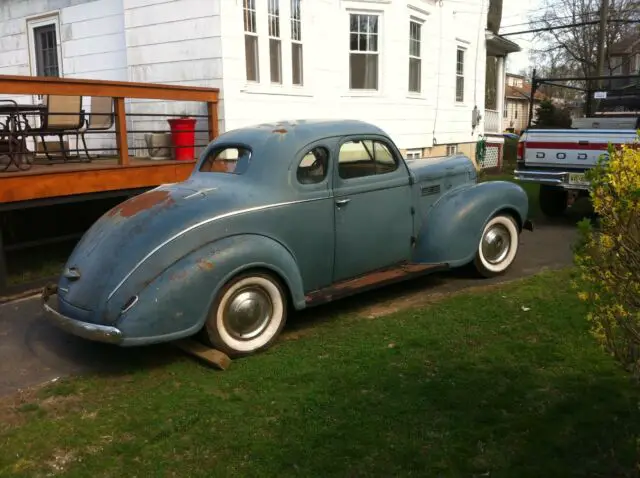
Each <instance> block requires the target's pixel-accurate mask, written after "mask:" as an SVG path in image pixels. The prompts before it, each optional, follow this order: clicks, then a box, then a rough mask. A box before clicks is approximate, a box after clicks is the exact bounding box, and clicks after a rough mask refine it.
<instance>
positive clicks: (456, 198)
mask: <svg viewBox="0 0 640 478" xmlns="http://www.w3.org/2000/svg"><path fill="white" fill-rule="evenodd" d="M528 208H529V201H528V198H527V194H526V192H525V191H524V190H523V189H522V188H521V187H520V186H518V185H517V184H515V183H511V182H507V181H487V182H483V183H478V184H474V185H472V186H469V187H462V188H458V189H455V190H452V191H451V192H449V193H447V194H445V195H443V196H442V197H441V198H440V199H439V200H438V202H436V204H434V205H433V207H431V208H430V209H429V210H428V212H427V213H426V214H425V217H423V218H422V222H421V225H420V230H419V233H418V236H417V238H416V246H415V249H414V252H413V260H414V261H415V262H419V263H437V264H441V263H446V264H449V266H451V267H458V266H462V265H465V264H467V263H469V262H470V261H472V260H473V257H474V255H475V253H476V250H477V247H478V243H479V242H480V237H481V235H482V230H483V229H484V227H485V225H486V224H487V222H488V221H489V220H490V219H491V218H492V217H494V216H495V215H496V214H498V213H500V212H505V213H507V214H510V215H512V216H513V217H514V219H515V220H516V222H517V223H518V227H519V229H522V227H523V226H524V224H525V221H526V220H527V214H528Z"/></svg>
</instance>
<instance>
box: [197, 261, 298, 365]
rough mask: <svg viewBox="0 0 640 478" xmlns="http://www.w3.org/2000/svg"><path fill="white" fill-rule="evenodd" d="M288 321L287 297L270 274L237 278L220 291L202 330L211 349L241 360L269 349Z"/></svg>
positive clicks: (249, 274) (242, 275)
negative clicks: (243, 357) (213, 348)
mask: <svg viewBox="0 0 640 478" xmlns="http://www.w3.org/2000/svg"><path fill="white" fill-rule="evenodd" d="M286 319H287V295H286V293H285V290H284V289H283V287H282V285H281V284H280V281H278V280H277V279H276V278H274V277H272V276H271V275H270V274H266V273H263V272H249V273H244V274H241V275H238V276H237V277H235V278H233V279H232V280H231V281H229V282H228V283H227V284H225V286H224V287H223V288H222V290H220V292H219V293H218V296H217V297H216V299H215V301H214V303H213V305H212V307H211V310H210V312H209V317H208V318H207V322H206V323H205V330H204V332H205V333H206V336H207V338H208V339H209V340H208V341H209V342H210V345H212V346H213V347H215V348H216V349H218V350H220V351H222V352H224V353H226V354H227V355H228V356H229V357H242V356H246V355H251V354H254V353H257V352H261V351H263V350H266V349H267V348H269V347H270V346H271V345H272V344H273V342H274V341H275V340H276V339H277V337H278V335H279V334H280V332H281V331H282V328H283V327H284V324H285V322H286Z"/></svg>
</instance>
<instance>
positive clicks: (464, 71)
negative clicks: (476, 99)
mask: <svg viewBox="0 0 640 478" xmlns="http://www.w3.org/2000/svg"><path fill="white" fill-rule="evenodd" d="M458 50H462V51H464V63H463V64H462V65H463V66H462V101H458V87H457V84H458ZM468 52H469V49H468V48H467V47H466V46H465V45H460V44H457V45H456V51H455V57H454V58H455V61H454V64H453V65H454V66H453V73H454V75H455V84H454V87H453V101H454V103H455V105H456V106H466V105H467V100H468V98H469V97H468V88H467V64H468V62H467V57H468V55H467V53H468Z"/></svg>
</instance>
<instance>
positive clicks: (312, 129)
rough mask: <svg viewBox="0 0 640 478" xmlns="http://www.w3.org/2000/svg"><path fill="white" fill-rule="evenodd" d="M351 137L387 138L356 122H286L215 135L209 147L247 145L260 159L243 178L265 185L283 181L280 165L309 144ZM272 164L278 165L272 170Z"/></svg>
mask: <svg viewBox="0 0 640 478" xmlns="http://www.w3.org/2000/svg"><path fill="white" fill-rule="evenodd" d="M354 134H356V135H385V136H386V133H385V132H384V131H383V130H382V129H380V128H378V127H377V126H375V125H373V124H370V123H367V122H365V121H359V120H309V119H305V120H288V121H278V122H274V123H261V124H256V125H251V126H245V127H242V128H237V129H233V130H230V131H227V132H226V133H224V134H222V135H220V136H218V137H217V138H216V139H215V140H214V141H213V142H212V143H211V144H210V146H209V148H217V147H218V146H223V145H227V144H244V145H248V146H250V147H251V149H252V151H253V157H255V158H259V159H257V160H252V164H251V165H250V166H249V168H248V170H247V172H246V176H247V177H249V178H252V177H253V178H259V179H260V180H261V181H262V182H264V183H275V182H279V181H286V175H285V174H283V171H284V170H282V169H280V166H285V165H286V167H288V165H289V164H290V162H291V161H292V160H293V158H294V155H295V154H296V153H298V152H300V150H301V149H302V148H304V147H305V146H307V145H308V144H309V143H313V142H315V141H320V140H322V139H325V138H334V137H339V136H346V135H354ZM209 148H207V149H209ZM275 165H278V166H277V167H275V168H274V166H275ZM198 167H199V166H198ZM243 176H244V174H243Z"/></svg>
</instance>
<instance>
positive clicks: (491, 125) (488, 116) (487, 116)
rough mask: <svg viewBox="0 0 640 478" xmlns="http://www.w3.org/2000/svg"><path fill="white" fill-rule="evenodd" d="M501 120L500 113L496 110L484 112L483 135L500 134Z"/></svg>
mask: <svg viewBox="0 0 640 478" xmlns="http://www.w3.org/2000/svg"><path fill="white" fill-rule="evenodd" d="M501 120H502V118H501V117H500V112H498V111H496V110H484V132H485V133H501V132H502V124H501V123H502V121H501Z"/></svg>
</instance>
